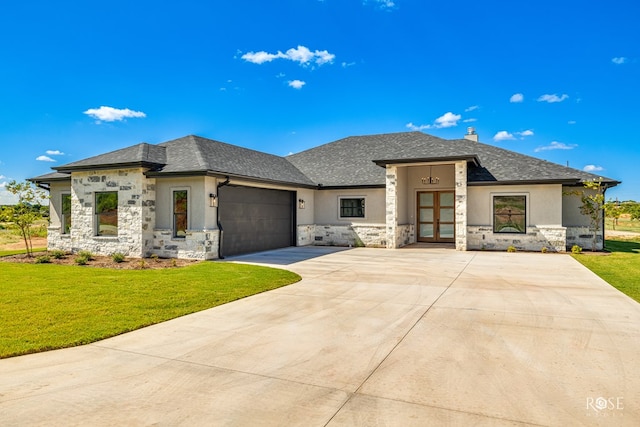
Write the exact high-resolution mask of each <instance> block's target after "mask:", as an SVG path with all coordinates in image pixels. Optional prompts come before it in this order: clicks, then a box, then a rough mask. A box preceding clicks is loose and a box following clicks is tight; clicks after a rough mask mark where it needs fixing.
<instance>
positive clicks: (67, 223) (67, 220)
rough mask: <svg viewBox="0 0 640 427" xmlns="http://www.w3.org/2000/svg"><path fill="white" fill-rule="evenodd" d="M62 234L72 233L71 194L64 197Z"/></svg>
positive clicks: (61, 217) (61, 219) (61, 221)
mask: <svg viewBox="0 0 640 427" xmlns="http://www.w3.org/2000/svg"><path fill="white" fill-rule="evenodd" d="M60 225H61V227H62V234H69V233H70V232H71V194H63V195H62V215H61V216H60Z"/></svg>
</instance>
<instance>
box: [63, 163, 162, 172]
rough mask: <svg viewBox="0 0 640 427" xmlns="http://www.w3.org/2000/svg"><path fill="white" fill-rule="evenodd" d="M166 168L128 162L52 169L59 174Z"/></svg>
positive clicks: (157, 165)
mask: <svg viewBox="0 0 640 427" xmlns="http://www.w3.org/2000/svg"><path fill="white" fill-rule="evenodd" d="M163 166H165V165H164V164H160V163H153V162H127V163H104V164H99V165H78V166H64V165H63V166H57V167H53V168H51V169H54V170H56V171H57V172H63V173H64V172H78V171H93V170H106V169H128V168H148V169H151V170H153V169H158V168H161V167H163Z"/></svg>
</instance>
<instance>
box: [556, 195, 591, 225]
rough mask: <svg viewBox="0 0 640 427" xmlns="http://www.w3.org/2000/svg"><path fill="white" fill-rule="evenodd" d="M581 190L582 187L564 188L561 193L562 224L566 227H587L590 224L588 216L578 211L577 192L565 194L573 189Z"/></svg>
mask: <svg viewBox="0 0 640 427" xmlns="http://www.w3.org/2000/svg"><path fill="white" fill-rule="evenodd" d="M576 190H578V191H583V189H582V188H577V189H576V188H573V187H570V188H565V189H564V193H565V194H563V195H562V225H564V226H566V227H574V226H577V227H588V226H589V225H590V220H589V217H588V216H586V215H582V214H581V213H580V206H581V205H582V202H581V201H580V196H579V195H577V194H566V193H571V192H573V191H576Z"/></svg>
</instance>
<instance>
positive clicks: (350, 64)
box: [341, 61, 356, 68]
mask: <svg viewBox="0 0 640 427" xmlns="http://www.w3.org/2000/svg"><path fill="white" fill-rule="evenodd" d="M341 65H342V68H347V67H353V66H354V65H356V63H355V61H354V62H343V63H342V64H341Z"/></svg>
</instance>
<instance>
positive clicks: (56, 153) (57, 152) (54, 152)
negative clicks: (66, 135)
mask: <svg viewBox="0 0 640 427" xmlns="http://www.w3.org/2000/svg"><path fill="white" fill-rule="evenodd" d="M46 153H47V154H48V155H50V156H62V155H64V153H63V152H62V151H60V150H47V151H46Z"/></svg>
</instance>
